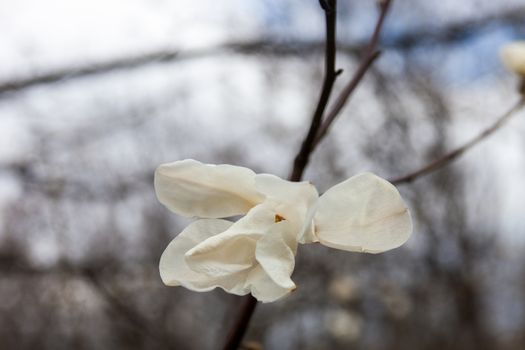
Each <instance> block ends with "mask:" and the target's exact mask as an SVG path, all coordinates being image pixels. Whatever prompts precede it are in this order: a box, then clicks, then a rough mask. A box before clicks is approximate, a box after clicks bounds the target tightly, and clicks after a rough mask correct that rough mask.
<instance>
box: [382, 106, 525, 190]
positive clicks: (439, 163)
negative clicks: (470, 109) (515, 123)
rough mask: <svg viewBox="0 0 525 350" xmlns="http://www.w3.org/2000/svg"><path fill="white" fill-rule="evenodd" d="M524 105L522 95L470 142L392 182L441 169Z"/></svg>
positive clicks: (494, 130) (404, 181)
mask: <svg viewBox="0 0 525 350" xmlns="http://www.w3.org/2000/svg"><path fill="white" fill-rule="evenodd" d="M524 105H525V98H523V97H522V98H521V99H520V100H519V101H518V102H517V103H516V104H515V105H514V106H513V107H512V108H511V109H510V110H508V111H507V112H506V113H504V114H503V115H502V116H501V117H499V118H498V119H497V120H496V121H495V122H494V123H493V124H492V125H491V126H490V127H488V128H487V129H485V130H483V131H482V132H481V133H480V134H479V135H477V136H476V137H474V138H473V139H472V140H470V141H469V142H467V143H465V144H464V145H462V146H460V147H458V148H456V149H454V150H452V151H450V152H449V153H447V154H445V155H444V156H442V157H440V158H438V159H436V160H434V161H432V162H430V163H428V164H427V165H425V166H423V167H421V168H420V169H418V170H416V171H414V172H411V173H409V174H407V175H404V176H401V177H398V178H395V179H392V180H390V182H391V183H393V184H394V185H400V184H403V183H409V182H412V181H414V180H416V179H417V178H419V177H422V176H425V175H427V174H429V173H432V172H434V171H436V170H439V169H441V168H442V167H444V166H446V165H448V164H450V163H452V162H453V161H454V160H456V159H457V158H459V157H460V156H461V155H463V154H464V153H465V152H466V151H468V150H469V149H471V148H472V147H474V146H475V145H477V144H478V143H480V142H481V141H483V140H484V139H485V138H487V137H489V136H490V135H491V134H493V133H494V132H496V131H497V130H498V129H500V128H501V127H502V126H503V125H504V124H505V123H506V122H507V121H508V120H509V119H510V118H511V117H512V116H514V115H515V114H516V112H517V111H519V110H520V109H521V108H522V107H523V106H524Z"/></svg>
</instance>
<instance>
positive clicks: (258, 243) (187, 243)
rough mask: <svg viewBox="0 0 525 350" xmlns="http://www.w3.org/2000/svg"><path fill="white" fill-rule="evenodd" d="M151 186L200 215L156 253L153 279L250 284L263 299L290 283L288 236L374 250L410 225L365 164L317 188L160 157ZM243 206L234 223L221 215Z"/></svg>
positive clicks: (404, 234) (291, 242) (192, 284)
mask: <svg viewBox="0 0 525 350" xmlns="http://www.w3.org/2000/svg"><path fill="white" fill-rule="evenodd" d="M155 190H156V193H157V197H158V198H159V201H160V202H161V203H162V204H164V205H165V206H166V207H168V208H169V209H170V210H172V211H173V212H175V213H177V214H180V215H183V216H187V217H198V218H201V219H200V220H197V221H195V222H193V223H192V224H190V225H189V226H188V227H186V229H184V230H183V231H182V232H181V233H180V234H179V235H178V236H177V237H176V238H175V239H174V240H173V241H172V242H171V243H170V244H169V245H168V247H167V248H166V250H165V251H164V253H163V254H162V257H161V259H160V275H161V278H162V280H163V282H164V283H165V284H166V285H169V286H178V285H182V286H184V287H186V288H188V289H191V290H195V291H208V290H211V289H213V288H216V287H220V288H222V289H224V290H226V291H228V292H230V293H233V294H237V295H245V294H248V293H251V294H252V295H253V296H254V297H255V298H257V299H258V300H259V301H263V302H269V301H274V300H277V299H279V298H281V297H283V296H285V295H287V294H288V293H289V292H290V291H292V290H294V289H295V287H296V286H295V283H294V282H293V281H292V279H291V277H290V276H291V274H292V272H293V269H294V266H295V254H296V251H297V244H298V243H312V242H320V243H321V244H324V245H326V246H329V247H334V248H338V249H343V250H349V251H358V252H370V253H379V252H383V251H386V250H389V249H393V248H396V247H398V246H400V245H401V244H403V243H404V242H405V241H406V240H407V239H408V237H409V236H410V233H411V231H412V223H411V219H410V214H409V212H408V210H407V208H406V206H405V205H404V203H403V200H402V199H401V197H400V195H399V193H398V191H397V190H396V188H395V187H394V186H393V185H392V184H390V183H389V182H387V181H385V180H383V179H381V178H379V177H377V176H375V175H373V174H369V173H365V174H361V175H357V176H355V177H352V178H350V179H349V180H347V181H344V182H342V183H340V184H339V185H336V186H334V187H332V188H331V189H330V190H328V191H327V192H326V193H325V194H323V195H322V196H321V197H318V194H317V190H316V189H315V187H314V186H313V185H311V184H310V183H309V182H290V181H286V180H283V179H280V178H278V177H276V176H273V175H268V174H255V173H254V172H253V171H251V170H250V169H247V168H243V167H238V166H232V165H209V164H202V163H200V162H197V161H195V160H191V159H188V160H182V161H177V162H174V163H169V164H163V165H161V166H160V167H159V168H158V169H157V171H156V172H155ZM243 214H244V215H245V216H243V217H242V218H241V219H239V220H238V221H237V222H231V221H227V220H223V219H221V218H225V217H231V216H236V215H243Z"/></svg>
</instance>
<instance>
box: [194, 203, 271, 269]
mask: <svg viewBox="0 0 525 350" xmlns="http://www.w3.org/2000/svg"><path fill="white" fill-rule="evenodd" d="M274 223H275V211H273V210H272V208H271V207H270V206H268V205H267V204H266V203H263V204H259V205H258V206H256V207H254V208H253V209H252V210H250V211H249V212H248V214H247V215H246V216H244V217H243V218H241V219H240V220H239V221H237V222H236V223H235V224H233V225H232V226H231V227H230V228H229V229H228V230H226V231H225V232H222V233H220V234H218V235H216V236H213V237H210V238H208V239H206V240H205V241H203V242H201V243H200V244H198V245H197V246H195V247H194V248H193V249H191V250H189V251H188V252H187V253H186V263H187V264H188V266H190V268H191V269H192V270H195V271H198V272H201V273H204V274H206V275H209V276H210V277H218V276H227V275H230V274H232V273H236V272H240V271H243V270H246V269H250V268H251V267H253V266H254V265H255V264H256V260H255V247H256V244H257V240H258V239H259V238H261V237H262V236H263V235H264V233H265V232H266V231H267V230H268V229H269V228H270V227H271V226H272V225H273V224H274Z"/></svg>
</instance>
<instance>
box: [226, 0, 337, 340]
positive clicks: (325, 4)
mask: <svg viewBox="0 0 525 350" xmlns="http://www.w3.org/2000/svg"><path fill="white" fill-rule="evenodd" d="M319 2H320V4H321V7H322V8H323V10H324V13H325V23H326V47H325V77H324V81H323V87H322V89H321V95H320V97H319V102H318V103H317V107H316V108H315V112H314V115H313V117H312V122H311V124H310V129H309V130H308V133H307V134H306V137H305V139H304V141H303V143H302V145H301V149H300V150H299V152H298V154H297V156H296V157H295V160H294V163H293V167H292V170H291V173H290V177H289V179H290V181H300V180H301V178H302V176H303V173H304V169H305V167H306V165H307V164H308V160H309V158H310V154H311V152H312V150H313V142H314V140H315V136H316V134H317V131H318V129H319V126H320V125H321V121H322V117H323V113H324V111H325V108H326V105H327V104H328V100H329V99H330V94H331V92H332V87H333V85H334V81H335V79H336V78H337V75H338V73H337V72H336V70H335V54H336V13H337V0H320V1H319ZM256 306H257V300H256V299H255V298H254V297H253V296H251V295H247V296H245V297H243V300H242V305H241V309H240V312H239V314H238V317H237V318H236V321H235V323H234V325H233V327H232V329H231V330H230V332H229V334H228V337H227V339H226V343H225V344H224V347H223V349H224V350H236V349H238V348H239V345H240V344H241V342H242V339H243V337H244V334H245V333H246V330H247V328H248V324H249V323H250V319H251V317H252V315H253V312H254V311H255V308H256Z"/></svg>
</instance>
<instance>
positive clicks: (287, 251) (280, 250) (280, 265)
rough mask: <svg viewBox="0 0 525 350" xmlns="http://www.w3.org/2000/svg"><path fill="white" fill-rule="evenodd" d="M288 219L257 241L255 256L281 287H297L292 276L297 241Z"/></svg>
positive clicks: (274, 226)
mask: <svg viewBox="0 0 525 350" xmlns="http://www.w3.org/2000/svg"><path fill="white" fill-rule="evenodd" d="M291 228H292V225H291V224H290V223H289V222H287V221H286V220H284V221H281V222H279V223H276V224H274V225H273V226H272V227H271V228H270V230H268V232H267V233H266V234H265V235H264V236H263V237H262V238H261V239H259V241H258V242H257V246H256V249H255V257H256V259H257V261H258V262H259V264H260V265H261V267H262V268H263V269H264V271H265V272H266V273H267V274H268V276H270V278H271V279H272V280H273V281H274V282H275V283H276V284H277V285H279V286H280V287H282V288H284V289H289V290H292V289H295V283H294V282H293V281H292V279H291V278H290V276H291V275H292V272H293V269H294V267H295V252H296V249H297V241H296V238H295V235H294V232H293V230H291Z"/></svg>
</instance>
